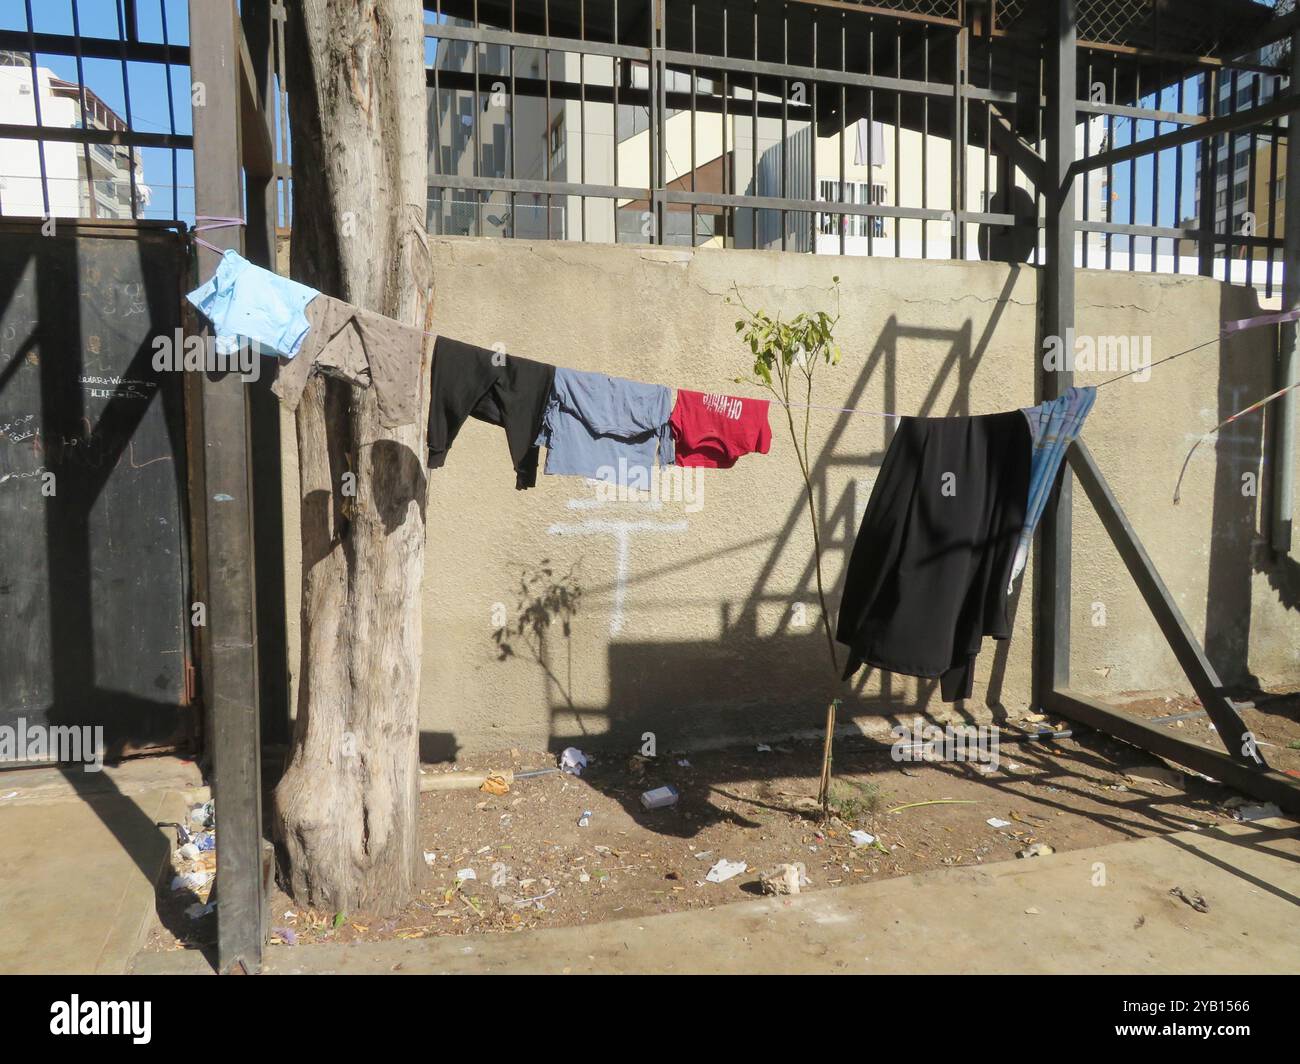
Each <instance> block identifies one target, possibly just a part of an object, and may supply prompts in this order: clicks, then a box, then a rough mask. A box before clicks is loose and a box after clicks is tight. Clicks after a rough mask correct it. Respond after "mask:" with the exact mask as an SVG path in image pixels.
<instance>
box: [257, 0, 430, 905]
mask: <svg viewBox="0 0 1300 1064" xmlns="http://www.w3.org/2000/svg"><path fill="white" fill-rule="evenodd" d="M287 31H288V33H287V37H288V44H287V48H286V51H287V53H288V54H287V64H286V65H287V67H288V75H287V79H288V93H289V113H290V119H291V122H292V138H293V141H292V143H293V177H294V187H293V243H292V250H291V267H290V273H291V274H292V276H293V277H294V278H296V279H297V280H300V281H303V282H304V283H306V284H310V285H312V286H313V287H315V288H318V289H320V290H321V291H322V292H325V293H326V294H329V295H333V296H336V297H338V298H340V299H344V300H347V301H348V302H351V303H355V304H356V305H358V306H361V307H365V308H368V309H370V310H374V311H377V312H379V313H381V314H386V315H388V316H389V317H392V318H396V319H398V320H399V321H402V322H404V323H405V324H408V325H413V326H416V327H417V328H422V329H425V330H427V329H428V328H429V323H428V317H429V311H430V306H431V293H430V291H429V286H430V276H429V274H430V267H429V250H428V241H427V235H426V231H425V203H426V196H427V177H426V167H427V147H426V143H427V140H426V138H427V134H426V107H425V79H424V36H423V10H422V7H421V5H420V3H419V0H360V2H358V0H297V2H295V3H291V4H289V22H288V27H287ZM423 351H424V353H423V356H422V364H421V368H420V381H421V393H422V394H421V404H420V406H421V410H422V411H423V410H425V409H427V403H428V394H427V390H428V389H427V384H424V382H425V381H427V379H428V373H427V368H428V357H429V354H428V352H429V344H428V342H427V338H426V343H425V345H424V348H423ZM424 420H425V418H424V414H423V413H422V414H421V416H420V417H419V419H418V420H417V423H416V424H415V425H409V426H404V427H401V428H398V429H385V428H383V427H382V425H381V423H380V420H379V411H378V406H377V403H376V400H375V395H374V389H373V388H369V389H353V388H352V387H350V386H349V385H347V384H346V383H344V382H340V381H337V380H332V379H328V378H322V377H313V378H312V380H311V383H310V384H309V385H308V387H307V390H306V392H305V393H304V395H303V398H302V403H301V406H300V407H299V408H298V412H297V437H298V456H299V470H300V496H301V499H300V504H301V511H302V657H301V671H300V676H299V689H298V714H297V721H296V723H295V730H294V740H293V749H292V754H291V757H290V763H289V766H288V768H287V771H286V772H285V775H284V777H283V779H282V780H281V782H280V784H279V786H278V787H277V788H276V792H275V823H274V833H275V840H276V849H277V858H278V863H279V873H280V880H281V884H282V886H283V887H284V888H285V890H286V891H287V892H288V893H289V894H290V895H291V896H292V897H293V898H294V900H295V901H297V902H298V903H299V904H303V905H310V906H313V907H316V908H324V909H329V910H333V911H343V912H356V911H366V912H373V913H378V914H391V913H394V912H396V911H397V910H398V909H400V908H401V907H402V906H403V905H404V904H405V903H406V901H407V900H408V899H409V898H410V896H411V894H412V891H413V889H414V883H415V872H416V867H417V860H418V853H419V846H418V840H417V837H416V829H417V816H416V813H417V805H418V800H419V728H418V717H417V704H418V694H419V685H420V649H421V616H420V585H421V576H422V573H423V568H424V536H425V513H424V509H425V474H424V457H423V456H424V451H425V423H424ZM349 473H350V474H353V478H354V480H355V487H354V490H350V488H351V487H352V485H351V484H350V481H351V480H352V479H353V478H349V477H347V476H346V474H349Z"/></svg>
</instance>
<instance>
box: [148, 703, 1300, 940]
mask: <svg viewBox="0 0 1300 1064" xmlns="http://www.w3.org/2000/svg"><path fill="white" fill-rule="evenodd" d="M1127 708H1128V709H1129V711H1130V712H1134V713H1136V714H1139V715H1142V716H1147V717H1161V716H1176V715H1180V714H1184V713H1195V712H1196V711H1197V710H1198V709H1199V705H1198V704H1197V703H1196V702H1194V701H1191V700H1185V699H1174V698H1171V699H1164V698H1147V699H1144V700H1142V701H1140V702H1135V703H1132V704H1130V705H1129V706H1128V707H1127ZM1244 715H1245V716H1246V717H1247V720H1248V723H1249V724H1250V726H1251V727H1252V728H1253V729H1255V730H1256V735H1257V738H1258V739H1259V741H1260V742H1261V744H1267V745H1263V749H1264V753H1265V756H1266V757H1267V758H1268V760H1269V761H1270V763H1271V764H1272V765H1273V767H1275V768H1278V769H1280V770H1286V769H1291V770H1293V771H1300V749H1289V745H1290V744H1293V743H1300V696H1297V695H1291V696H1287V697H1281V696H1261V697H1257V699H1256V701H1255V704H1254V708H1247V709H1246V710H1245V711H1244ZM1056 724H1057V722H1055V721H1046V722H1042V723H1034V724H1032V725H1029V724H1023V723H1022V724H1020V725H1008V726H1005V727H1003V728H1002V729H1001V732H1000V736H1001V741H1000V744H999V750H998V764H997V767H996V769H991V768H990V767H989V766H987V765H979V764H975V763H970V762H954V761H923V760H921V761H913V762H898V761H895V760H894V759H893V758H892V757H891V753H890V750H889V748H888V747H887V746H884V745H882V744H881V743H880V742H879V741H876V740H868V739H866V738H859V737H849V738H841V739H838V740H837V742H836V748H835V763H834V771H835V786H834V790H833V792H832V793H833V803H832V806H833V813H834V815H833V816H832V818H831V819H830V820H829V821H826V822H825V823H823V822H822V821H821V817H820V814H819V811H818V810H817V808H816V803H815V801H812V799H813V797H814V796H815V795H816V793H817V780H818V775H819V772H820V765H821V744H820V742H802V743H795V742H790V743H786V744H777V743H773V744H772V748H771V749H770V750H758V749H755V748H754V747H753V746H749V747H745V748H740V749H731V750H724V751H714V752H695V753H690V754H677V753H667V754H665V753H662V752H661V753H660V756H658V757H656V758H654V759H649V758H642V757H639V756H631V757H629V756H626V755H622V756H615V755H608V754H607V755H603V756H602V755H599V754H592V755H591V764H590V766H589V767H588V768H587V770H586V771H585V772H584V773H583V774H582V776H581V777H580V778H578V777H575V776H571V775H565V774H561V773H556V772H552V773H550V774H546V775H541V776H537V777H534V778H529V779H516V780H515V781H514V782H513V783H511V785H510V790H509V792H508V793H506V794H504V795H499V796H498V795H492V794H488V793H484V792H483V791H480V790H474V789H462V790H448V791H433V792H426V793H423V794H422V795H421V799H420V830H421V838H422V842H423V850H424V864H423V865H422V867H421V869H420V873H419V883H418V888H419V895H418V897H417V899H416V900H414V901H413V902H412V903H411V904H410V905H409V906H408V907H407V908H406V910H405V911H403V912H402V913H400V914H398V915H397V916H396V917H390V918H386V919H385V918H380V917H377V916H375V915H373V914H369V913H333V912H312V911H308V910H305V909H303V908H301V907H299V906H296V905H294V904H293V903H292V902H291V901H290V899H289V898H288V897H286V896H285V895H283V894H281V893H280V892H279V891H278V890H277V891H275V892H274V896H273V898H272V903H271V904H272V909H271V917H270V919H271V925H272V927H273V929H274V935H273V941H278V942H286V943H289V944H291V945H292V944H302V943H309V942H327V941H328V942H354V941H363V940H380V939H403V938H422V937H426V936H431V935H463V934H471V933H480V932H511V931H516V930H520V929H523V928H539V927H556V926H564V925H573V924H580V923H584V922H594V921H600V920H606V919H610V918H613V917H617V916H638V915H650V914H655V913H666V912H674V911H681V910H685V909H697V908H707V907H712V906H717V905H724V904H726V903H728V902H731V901H739V900H743V899H745V898H748V897H752V896H754V895H755V894H758V893H761V889H762V888H761V886H760V882H759V877H760V874H761V873H763V872H765V871H767V870H769V869H771V868H773V867H774V866H777V865H780V864H783V863H796V862H801V863H802V864H803V865H804V866H805V871H806V877H807V881H808V882H807V885H806V886H804V887H803V890H804V891H818V890H826V889H829V888H833V887H836V886H838V885H840V884H845V883H860V882H864V881H869V880H874V879H886V878H891V877H894V876H901V875H908V874H911V873H913V872H920V871H925V870H928V869H933V868H937V867H942V866H950V865H970V864H976V863H980V862H991V861H1005V860H1012V859H1016V858H1017V855H1018V854H1020V853H1021V851H1024V850H1026V849H1027V848H1028V847H1030V846H1032V845H1033V844H1035V843H1041V844H1045V845H1046V846H1049V847H1051V848H1052V849H1054V850H1057V851H1065V850H1072V849H1080V848H1084V847H1089V846H1095V845H1101V844H1104V843H1109V842H1117V841H1121V840H1123V839H1126V838H1135V837H1140V836H1146V835H1152V834H1159V833H1165V832H1173V831H1181V830H1186V829H1188V828H1193V827H1196V826H1198V825H1210V824H1215V823H1219V822H1222V821H1224V820H1226V819H1228V818H1230V817H1231V815H1232V813H1231V811H1230V810H1229V809H1228V808H1225V802H1228V801H1230V800H1231V799H1233V798H1234V797H1235V792H1233V791H1232V790H1231V789H1229V788H1227V787H1224V786H1222V785H1219V784H1216V783H1211V782H1209V781H1206V780H1204V779H1202V778H1200V777H1198V776H1195V775H1189V774H1183V773H1181V772H1177V771H1171V770H1170V769H1169V768H1168V767H1166V766H1164V765H1163V764H1162V763H1160V762H1158V761H1157V760H1156V759H1154V758H1152V757H1150V756H1148V755H1145V754H1143V753H1142V752H1141V751H1138V750H1136V749H1134V748H1132V747H1129V746H1126V745H1125V744H1123V743H1118V742H1115V741H1112V740H1109V739H1107V738H1105V737H1102V736H1099V735H1097V734H1095V733H1090V732H1079V733H1078V734H1077V736H1076V737H1073V738H1064V739H1056V740H1052V741H1046V742H1044V741H1039V740H1031V741H1024V735H1025V733H1026V730H1027V729H1028V730H1033V729H1036V728H1038V727H1043V726H1051V725H1056ZM1062 726H1068V725H1064V724H1062ZM1168 726H1169V727H1180V726H1179V725H1178V724H1177V723H1176V722H1171V723H1170V724H1169V725H1168ZM1181 730H1183V731H1185V732H1187V734H1188V735H1189V737H1197V738H1204V739H1205V741H1207V742H1210V743H1217V737H1216V736H1214V735H1213V734H1212V733H1211V732H1210V730H1209V725H1208V721H1207V719H1206V718H1204V717H1191V718H1187V719H1184V721H1183V722H1182V724H1181ZM1202 733H1203V734H1202ZM555 764H556V760H555V756H554V755H553V754H547V753H544V752H530V751H519V750H508V751H502V752H500V753H499V754H496V755H483V756H480V757H476V758H473V759H469V760H468V761H466V762H462V763H460V764H458V765H457V766H456V770H455V771H456V772H459V773H466V772H471V771H473V770H475V769H484V770H495V771H513V772H515V773H516V774H518V773H521V772H527V771H529V770H536V769H549V768H554V766H555ZM1153 769H1154V771H1150V770H1153ZM450 771H452V770H451V769H448V768H446V767H445V766H443V767H432V766H430V767H427V768H426V772H429V773H435V772H450ZM664 784H672V785H673V786H675V787H676V788H677V789H678V791H679V792H680V800H679V802H678V803H677V804H676V805H675V806H672V807H669V808H665V809H658V810H652V811H647V810H646V809H644V808H643V807H642V805H641V802H640V796H641V794H642V793H643V792H644V791H647V790H650V789H652V788H655V787H658V786H661V785H664ZM918 803H929V804H918ZM219 817H220V811H219V810H218V819H219ZM991 818H995V819H996V820H998V821H1001V822H1005V824H998V825H996V826H995V825H990V823H989V820H990V819H991ZM584 820H585V822H586V826H583V825H582V824H581V823H580V821H584ZM855 830H856V831H865V832H866V833H868V835H870V836H874V841H872V842H870V843H868V844H865V845H863V844H861V843H862V841H863V840H862V838H861V836H859V838H858V840H856V841H855V840H854V839H853V838H851V837H850V832H851V831H855ZM203 857H204V860H206V861H207V862H208V865H210V864H211V861H210V855H208V854H205V855H203ZM720 859H726V860H727V861H732V862H743V863H744V864H745V865H746V871H745V872H743V873H741V874H739V875H737V876H735V877H734V878H731V879H728V880H726V881H725V882H721V883H715V882H709V881H707V880H706V875H707V873H708V872H709V869H710V868H711V867H712V866H713V865H714V864H715V863H716V862H717V861H719V860H720ZM1025 859H1027V860H1039V859H1042V858H1041V857H1026V858H1025ZM195 867H205V866H203V865H199V866H195V865H191V864H184V865H183V866H181V867H180V868H179V870H181V871H188V870H192V869H193V868H195ZM468 870H472V874H470V872H469V871H468ZM196 898H197V900H199V901H203V900H206V892H200V893H199V894H198V895H195V894H194V893H192V892H190V891H188V890H182V891H173V890H171V874H170V873H169V874H168V875H166V876H165V877H164V881H163V882H161V883H160V885H159V918H160V921H159V926H158V928H157V929H156V930H155V932H154V934H153V936H152V938H151V941H150V944H149V947H148V948H149V949H151V950H169V949H186V948H203V947H204V946H206V945H209V944H210V943H211V941H212V938H213V934H214V931H215V928H214V926H213V924H214V919H213V917H211V916H202V917H200V918H198V919H192V918H190V917H189V916H187V915H186V914H185V912H184V910H185V909H186V907H187V906H191V905H192V904H193V903H194V902H195V901H196Z"/></svg>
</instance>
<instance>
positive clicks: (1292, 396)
mask: <svg viewBox="0 0 1300 1064" xmlns="http://www.w3.org/2000/svg"><path fill="white" fill-rule="evenodd" d="M1298 87H1300V30H1298V31H1296V32H1295V33H1293V34H1292V35H1291V84H1290V86H1289V87H1288V89H1287V93H1288V94H1291V93H1294V92H1295V91H1296V89H1297V88H1298ZM1297 114H1298V112H1295V111H1292V112H1291V114H1290V115H1288V116H1287V120H1286V126H1287V133H1286V178H1285V181H1286V221H1285V226H1286V228H1285V231H1284V234H1283V244H1282V261H1283V274H1282V309H1283V310H1297V309H1300V120H1297ZM1293 127H1295V128H1294V129H1293ZM1293 134H1294V135H1293ZM1274 150H1275V151H1276V147H1275V149H1274ZM1270 254H1271V253H1270ZM1296 381H1300V330H1298V329H1297V328H1296V324H1295V322H1288V323H1287V324H1285V325H1283V326H1282V331H1281V334H1280V336H1279V342H1278V358H1277V387H1279V388H1283V387H1286V386H1287V385H1290V384H1295V383H1296ZM1272 420H1273V423H1274V425H1275V428H1274V430H1273V440H1272V444H1273V446H1272V450H1273V463H1272V466H1273V469H1272V480H1273V483H1272V490H1271V493H1270V497H1271V498H1272V500H1273V505H1272V519H1271V521H1270V524H1269V536H1268V538H1269V543H1270V545H1271V546H1272V548H1273V550H1275V551H1276V552H1277V553H1278V554H1289V553H1290V551H1291V526H1292V524H1293V520H1294V514H1293V510H1294V497H1295V496H1294V488H1295V445H1296V432H1295V423H1296V393H1295V392H1294V391H1291V392H1287V393H1286V395H1284V396H1283V397H1282V398H1281V399H1279V400H1278V403H1277V406H1276V407H1275V408H1274V410H1273V413H1272Z"/></svg>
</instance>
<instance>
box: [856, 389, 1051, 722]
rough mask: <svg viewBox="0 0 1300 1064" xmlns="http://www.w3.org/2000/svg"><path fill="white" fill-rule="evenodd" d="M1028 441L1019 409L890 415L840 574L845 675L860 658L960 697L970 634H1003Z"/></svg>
mask: <svg viewBox="0 0 1300 1064" xmlns="http://www.w3.org/2000/svg"><path fill="white" fill-rule="evenodd" d="M1031 447H1032V438H1031V435H1030V431H1029V422H1028V420H1027V419H1026V418H1025V415H1024V414H1023V413H1022V412H1021V411H1019V410H1011V411H1008V412H1006V413H1002V414H985V415H982V416H979V417H946V418H943V417H937V418H921V417H905V418H900V419H899V424H898V431H897V433H896V435H895V436H894V439H893V441H892V442H891V443H890V445H889V450H888V451H887V452H886V454H885V460H884V463H883V464H882V466H881V468H880V476H879V477H878V478H877V480H876V484H875V487H874V489H873V490H872V492H871V499H870V501H869V502H868V503H867V512H866V514H865V515H864V516H863V518H862V527H861V528H860V529H859V530H858V537H857V540H856V542H855V543H854V545H853V553H852V556H851V557H850V558H849V566H848V571H847V573H846V575H845V581H844V594H843V597H842V599H841V603H840V613H839V622H838V625H837V629H836V638H837V639H838V640H839V641H840V642H841V643H844V644H845V645H846V646H848V648H849V661H848V665H847V667H846V668H845V670H844V679H846V680H847V679H848V678H849V677H850V676H852V675H853V674H854V673H855V672H857V670H858V669H859V668H861V667H862V665H863V664H866V665H870V666H873V667H875V668H878V669H884V670H886V671H888V672H897V673H903V674H905V675H908V676H924V677H931V678H933V677H938V678H939V681H940V688H941V691H942V695H943V700H944V701H945V702H954V701H956V700H957V699H959V698H969V697H970V694H971V688H972V684H973V682H974V673H975V669H974V666H975V656H976V655H977V654H978V653H979V649H980V642H981V640H982V639H983V637H984V636H986V635H990V636H993V637H994V638H995V639H1006V638H1007V637H1008V636H1009V635H1010V634H1011V629H1010V620H1009V617H1008V614H1007V583H1008V580H1009V578H1010V574H1011V565H1012V561H1013V559H1014V557H1015V551H1016V542H1017V540H1018V539H1019V536H1020V530H1021V528H1022V527H1023V525H1024V522H1025V508H1026V503H1027V500H1028V495H1029V467H1030V456H1031V455H1030V452H1031Z"/></svg>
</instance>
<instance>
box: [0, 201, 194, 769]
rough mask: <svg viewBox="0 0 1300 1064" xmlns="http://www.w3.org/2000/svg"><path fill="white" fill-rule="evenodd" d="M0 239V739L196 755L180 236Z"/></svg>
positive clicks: (161, 230)
mask: <svg viewBox="0 0 1300 1064" xmlns="http://www.w3.org/2000/svg"><path fill="white" fill-rule="evenodd" d="M51 228H52V229H53V230H54V231H53V233H49V230H50V229H51ZM0 233H2V234H3V236H2V237H0V632H2V633H3V637H0V727H5V726H7V727H8V728H10V729H14V731H13V732H11V733H10V734H11V736H12V735H15V734H16V733H19V732H22V731H25V730H27V729H31V728H33V727H34V726H35V727H41V726H44V727H64V728H66V727H69V726H76V727H81V728H85V727H88V726H89V727H92V728H94V727H101V726H102V728H103V732H102V737H103V743H104V749H105V756H106V757H108V758H110V759H112V758H115V757H120V756H121V755H122V754H124V753H134V752H138V751H141V750H158V749H166V748H174V747H178V746H185V745H187V744H188V740H190V739H191V738H192V737H193V735H194V731H195V728H194V715H193V713H192V707H191V694H192V692H191V686H192V685H191V683H190V676H191V675H192V672H191V669H190V642H189V632H190V627H189V623H188V606H187V601H188V591H189V583H190V581H189V561H188V535H187V521H186V507H185V499H186V482H187V473H186V459H185V417H184V409H183V406H184V400H183V387H182V384H183V377H182V374H181V373H179V372H170V371H163V372H159V371H158V370H155V369H154V365H153V362H154V345H153V341H154V338H155V337H158V336H164V337H171V336H174V335H175V330H177V329H178V328H179V326H180V324H181V319H180V306H181V304H180V299H181V291H182V287H183V281H184V280H185V278H186V276H187V272H186V262H187V259H186V252H185V245H184V241H183V234H182V233H181V232H179V231H178V229H177V228H176V227H175V226H173V225H150V224H149V223H147V222H146V223H142V222H121V223H89V224H87V223H72V222H65V221H61V220H60V221H58V222H57V224H56V223H53V222H50V223H46V226H45V230H44V231H43V230H42V226H41V223H39V222H21V221H9V220H6V221H4V222H3V223H0ZM47 234H49V235H47ZM90 734H94V733H90ZM19 755H21V744H20V748H19ZM8 756H9V757H11V758H12V757H14V756H15V755H14V753H13V752H12V751H10V752H9V755H8ZM17 759H19V760H41V759H44V758H43V756H39V755H38V756H37V757H34V758H33V757H28V758H22V757H21V756H19V757H18V758H17Z"/></svg>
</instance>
